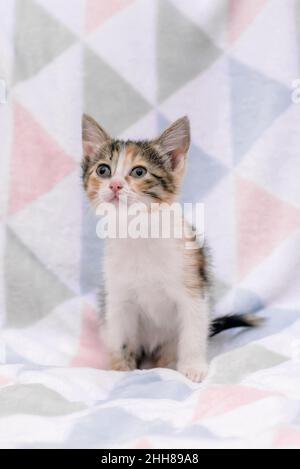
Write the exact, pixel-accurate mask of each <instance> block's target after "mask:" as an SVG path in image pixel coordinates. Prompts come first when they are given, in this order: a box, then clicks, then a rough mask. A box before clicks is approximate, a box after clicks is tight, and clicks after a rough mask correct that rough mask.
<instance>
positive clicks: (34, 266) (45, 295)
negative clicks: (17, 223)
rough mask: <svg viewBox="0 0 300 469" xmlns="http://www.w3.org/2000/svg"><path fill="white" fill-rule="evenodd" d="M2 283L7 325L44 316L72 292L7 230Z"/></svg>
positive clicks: (29, 322) (19, 325) (14, 324)
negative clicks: (4, 290)
mask: <svg viewBox="0 0 300 469" xmlns="http://www.w3.org/2000/svg"><path fill="white" fill-rule="evenodd" d="M6 240H7V241H6V250H5V284H6V285H5V286H6V312H7V317H6V321H7V325H8V326H9V327H15V328H20V327H25V326H28V325H30V324H33V323H35V322H36V321H38V320H40V319H42V318H44V317H45V316H47V315H48V314H50V313H51V312H52V310H53V309H54V308H55V307H56V306H58V305H59V304H61V303H63V302H64V301H66V300H67V299H69V298H71V297H72V293H71V292H70V291H69V290H68V288H67V287H66V286H65V285H63V284H62V283H61V282H60V281H59V280H58V279H57V277H56V276H55V275H53V274H51V273H50V272H49V271H47V270H46V267H45V266H44V265H42V264H41V263H40V262H39V260H38V259H36V257H35V256H34V255H33V254H32V253H31V252H30V251H29V250H28V249H26V247H25V246H24V245H23V244H22V243H21V242H20V241H19V239H18V238H17V236H16V235H15V234H14V233H13V232H12V231H11V230H10V229H8V230H7V233H6Z"/></svg>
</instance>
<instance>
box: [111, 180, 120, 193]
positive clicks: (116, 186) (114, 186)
mask: <svg viewBox="0 0 300 469" xmlns="http://www.w3.org/2000/svg"><path fill="white" fill-rule="evenodd" d="M109 188H110V189H111V190H112V191H113V192H115V194H116V193H117V192H119V191H120V190H121V189H123V184H122V183H121V181H112V182H111V183H110V185H109Z"/></svg>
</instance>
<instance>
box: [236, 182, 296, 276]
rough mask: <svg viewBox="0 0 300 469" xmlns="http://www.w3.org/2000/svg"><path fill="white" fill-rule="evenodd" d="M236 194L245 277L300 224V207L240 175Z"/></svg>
mask: <svg viewBox="0 0 300 469" xmlns="http://www.w3.org/2000/svg"><path fill="white" fill-rule="evenodd" d="M236 198H237V222H238V225H237V229H238V267H239V276H240V279H242V278H243V277H244V276H246V275H247V274H248V273H249V272H250V271H251V270H252V269H254V268H255V267H256V266H257V265H258V264H259V263H260V262H262V261H263V260H264V259H265V258H266V257H267V256H269V255H271V253H272V252H273V250H274V249H275V248H276V247H277V246H279V244H280V243H281V242H283V241H284V240H285V239H286V238H287V237H288V236H289V235H290V234H292V233H293V231H295V230H296V229H297V228H299V227H300V211H299V210H297V209H296V208H293V207H292V206H290V205H288V204H287V203H285V202H283V201H282V200H280V199H278V198H277V197H275V196H273V195H272V194H271V193H268V192H266V191H265V190H264V189H262V188H261V187H258V186H257V185H256V184H254V183H252V182H251V181H248V180H246V179H243V178H241V177H238V178H237V180H236Z"/></svg>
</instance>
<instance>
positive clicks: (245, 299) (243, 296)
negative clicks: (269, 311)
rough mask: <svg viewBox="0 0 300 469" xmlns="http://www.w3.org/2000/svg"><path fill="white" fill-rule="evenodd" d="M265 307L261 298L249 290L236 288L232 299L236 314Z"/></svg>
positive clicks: (254, 311)
mask: <svg viewBox="0 0 300 469" xmlns="http://www.w3.org/2000/svg"><path fill="white" fill-rule="evenodd" d="M264 308H265V305H264V304H263V302H262V300H261V299H260V298H259V296H257V294H256V293H253V292H252V291H250V290H245V289H238V290H237V292H236V295H235V299H234V312H235V313H236V314H249V313H256V312H258V311H260V310H262V309H264Z"/></svg>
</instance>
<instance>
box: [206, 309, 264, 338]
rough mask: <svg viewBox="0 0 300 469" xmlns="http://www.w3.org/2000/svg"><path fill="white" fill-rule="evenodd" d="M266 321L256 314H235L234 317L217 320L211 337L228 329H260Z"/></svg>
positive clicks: (212, 327) (214, 322) (213, 325)
mask: <svg viewBox="0 0 300 469" xmlns="http://www.w3.org/2000/svg"><path fill="white" fill-rule="evenodd" d="M264 321H265V320H264V318H259V317H257V316H255V315H254V314H241V315H238V314H235V315H233V316H224V317H222V318H217V319H215V320H214V321H212V323H211V328H210V337H214V336H215V335H217V334H220V333H221V332H223V331H226V330H228V329H235V328H238V327H248V328H249V327H251V328H254V327H259V326H261V325H262V324H263V323H264Z"/></svg>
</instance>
